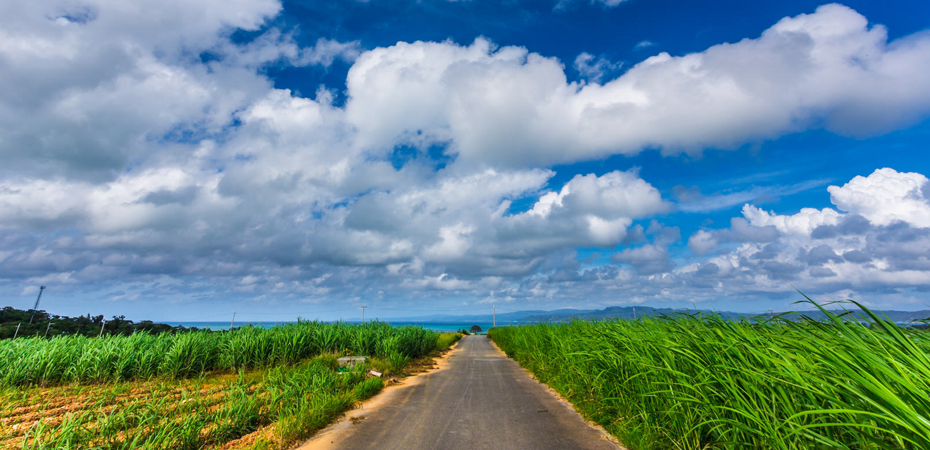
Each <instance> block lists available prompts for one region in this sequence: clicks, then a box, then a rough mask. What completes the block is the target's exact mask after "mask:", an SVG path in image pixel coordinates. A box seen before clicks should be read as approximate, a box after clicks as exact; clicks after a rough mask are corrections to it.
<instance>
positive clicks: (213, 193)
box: [0, 0, 930, 302]
mask: <svg viewBox="0 0 930 450" xmlns="http://www.w3.org/2000/svg"><path fill="white" fill-rule="evenodd" d="M606 3H607V4H608V5H611V4H614V3H616V2H606ZM280 11H281V4H280V3H278V2H276V1H258V0H254V1H253V0H237V1H236V2H234V3H232V4H230V3H229V2H196V3H191V2H168V3H165V2H157V5H156V4H154V3H153V4H152V5H148V4H145V3H138V2H137V3H134V4H132V5H126V4H124V2H110V1H103V0H99V1H85V2H71V1H68V2H65V1H55V0H47V1H37V2H30V3H28V4H26V3H22V2H19V3H16V2H14V3H11V4H4V5H3V6H0V30H2V31H0V83H3V84H4V85H6V86H16V87H17V88H16V89H4V90H3V91H2V92H0V157H2V158H3V160H4V161H5V164H4V165H3V167H2V168H0V289H2V290H3V292H6V293H20V292H27V291H28V290H29V289H30V288H31V287H32V286H35V285H37V284H40V283H53V282H54V283H56V284H57V285H60V286H71V288H63V289H72V290H73V292H84V293H90V294H88V295H93V296H94V297H95V298H99V299H103V300H119V301H131V300H132V299H134V298H160V297H165V298H168V297H185V296H187V297H191V298H200V297H209V296H222V295H228V296H242V297H249V298H259V299H261V298H266V299H267V298H270V297H275V296H281V297H290V298H293V299H301V300H307V299H311V300H313V301H327V302H330V301H332V302H335V301H356V300H358V299H360V298H375V299H376V298H384V299H391V298H401V297H403V298H409V299H418V300H423V301H430V300H431V299H436V298H441V299H448V298H461V299H472V300H475V299H479V300H480V299H485V298H487V297H488V296H491V295H493V296H495V298H509V299H517V298H519V299H526V300H532V301H540V302H553V301H559V300H558V299H572V298H582V297H584V298H594V299H598V300H599V299H612V301H626V302H639V301H647V300H650V301H652V300H658V301H676V300H683V299H685V298H688V299H696V300H702V299H713V298H718V297H720V296H723V295H746V294H747V293H750V294H753V293H758V295H760V296H763V297H764V296H766V295H769V294H773V293H776V294H777V293H782V292H784V291H785V288H784V283H782V280H785V279H787V280H803V281H804V282H809V283H811V284H812V285H813V286H816V288H817V289H821V290H823V291H824V292H827V291H830V292H841V291H843V290H848V289H873V290H879V289H892V288H896V287H901V286H903V287H904V288H908V289H910V288H914V289H917V288H923V286H924V284H923V282H922V281H920V280H922V279H927V278H926V276H925V275H926V274H925V273H924V270H926V264H927V261H926V258H924V257H923V256H922V255H921V254H920V251H922V250H923V249H924V246H925V245H926V243H925V242H924V240H925V239H924V234H925V233H924V232H925V230H926V229H927V227H928V221H930V216H928V214H930V212H928V208H927V206H926V202H927V196H926V195H925V193H926V192H927V189H925V186H926V178H924V177H923V175H920V174H913V173H899V172H894V171H893V170H890V169H883V170H880V171H877V172H876V173H874V174H872V175H870V176H868V177H865V178H863V177H858V178H856V179H854V180H852V181H850V182H849V183H848V184H846V185H844V186H842V187H830V188H829V194H830V195H831V199H832V201H833V203H834V204H835V205H836V209H830V208H828V209H825V210H821V211H816V210H806V209H805V210H802V211H801V212H800V213H798V214H796V215H777V214H774V213H770V212H766V211H763V210H760V209H758V208H755V207H754V206H751V205H747V206H746V207H745V208H744V212H743V217H737V218H734V219H733V220H732V222H731V226H730V227H729V228H726V229H720V230H702V231H699V232H698V233H696V234H694V235H692V236H690V237H689V238H688V242H687V247H688V248H690V251H691V252H692V253H691V254H688V255H684V256H682V255H680V254H675V252H674V249H675V246H676V245H677V246H678V247H682V248H683V244H681V245H680V241H681V235H680V234H681V233H680V231H679V230H678V229H677V228H674V227H666V226H664V225H662V223H661V218H662V217H663V216H664V215H665V214H669V213H671V212H673V211H675V210H676V206H675V205H674V203H673V202H672V201H671V200H669V199H665V198H663V197H662V195H661V194H660V192H659V191H658V190H657V189H656V188H655V187H654V186H653V185H652V184H650V182H649V181H648V180H644V179H643V178H642V177H640V175H639V173H638V172H637V171H636V170H632V171H613V172H608V173H603V174H588V173H580V174H577V175H575V176H574V177H573V178H571V179H570V181H568V182H566V183H564V184H554V185H550V183H552V180H553V179H554V176H555V175H556V174H555V173H554V172H553V171H552V167H553V165H555V164H560V163H571V162H577V161H588V160H593V159H598V158H603V157H605V156H608V155H614V154H627V155H630V154H635V153H638V152H641V151H643V150H644V149H653V148H655V149H661V150H662V152H663V153H666V154H675V153H680V152H699V151H701V149H704V148H707V147H720V148H735V147H739V146H741V145H743V144H746V143H751V142H757V141H760V140H765V139H772V138H775V137H778V136H781V135H784V134H786V133H792V132H798V131H802V130H807V129H812V128H825V129H827V130H830V131H833V132H835V133H840V134H847V135H855V136H867V135H874V134H877V133H882V132H886V131H889V130H893V129H898V128H901V127H904V126H907V125H909V124H912V123H914V122H915V121H918V120H921V119H922V118H925V117H927V115H928V112H930V81H928V80H930V79H928V78H927V77H926V73H928V69H930V36H928V35H927V34H925V33H924V34H917V35H912V36H907V37H904V38H901V39H898V40H896V41H893V42H888V40H887V35H886V31H885V29H884V28H883V27H882V26H880V25H874V26H869V24H868V22H867V20H866V19H865V18H864V17H862V16H861V15H859V14H858V13H856V12H855V11H852V10H851V9H849V8H846V7H843V6H839V5H826V6H823V7H821V8H819V9H818V10H817V11H816V12H815V13H812V14H806V15H799V16H796V17H792V18H785V19H783V20H781V21H779V22H778V23H777V24H775V25H774V26H773V27H771V28H770V29H768V30H766V31H765V32H764V33H763V34H762V35H761V36H760V37H758V38H755V39H746V40H743V41H740V42H737V43H732V44H721V45H718V46H714V47H711V48H709V49H707V50H706V51H704V52H700V53H695V54H690V55H683V56H674V57H673V56H670V55H668V54H665V53H661V54H659V55H656V56H653V57H651V58H648V59H646V60H645V61H643V62H641V63H639V64H637V65H635V66H633V67H631V68H629V70H627V71H626V72H625V73H623V74H622V75H619V76H614V75H613V72H611V71H616V70H617V69H619V66H616V65H613V64H612V63H610V62H609V61H606V60H603V59H597V60H596V59H595V57H593V56H591V55H588V57H583V58H580V59H579V60H576V61H575V66H576V70H579V71H583V72H585V73H586V74H587V81H585V82H578V83H568V82H567V81H566V80H567V78H566V75H565V70H566V69H565V68H564V66H563V63H562V62H560V61H558V60H556V59H555V58H550V57H546V56H543V55H539V54H536V53H532V52H530V51H528V50H527V49H525V48H521V47H497V46H496V45H494V44H493V43H492V42H490V41H488V40H486V39H483V38H479V39H477V40H475V41H474V42H473V43H472V44H470V45H459V44H456V43H453V42H412V43H406V42H401V43H398V44H396V45H394V46H391V47H387V48H375V49H370V50H365V49H362V48H361V47H360V44H359V43H358V42H338V41H332V40H327V39H321V40H319V41H317V42H316V43H315V45H313V46H310V47H301V46H299V45H298V44H297V43H296V42H295V40H294V39H293V37H292V36H290V35H289V34H288V32H287V31H286V30H281V29H279V28H276V27H275V26H274V25H273V24H272V22H271V20H272V19H273V18H274V17H275V16H276V15H277V14H279V13H280ZM237 30H246V31H250V32H251V33H252V34H253V35H254V36H255V37H254V38H253V39H251V40H248V41H247V42H241V41H239V40H234V39H233V34H234V33H235V32H236V31H237ZM337 61H341V63H344V64H351V67H350V69H349V71H348V76H347V78H346V80H345V93H346V100H345V103H344V104H336V102H335V100H334V98H335V97H336V96H335V94H334V93H333V92H332V91H330V90H328V89H327V88H326V87H323V86H321V88H320V89H319V90H318V91H317V92H316V93H315V94H314V95H313V96H312V97H304V96H300V95H298V94H296V93H294V92H291V91H289V90H286V89H278V88H275V87H274V83H273V82H272V80H270V79H269V78H268V77H267V76H266V75H265V74H264V71H263V69H264V68H266V67H268V66H269V65H285V66H306V65H320V66H328V65H331V64H334V63H336V62H337ZM609 76H614V77H613V78H612V79H608V78H609ZM398 149H407V150H409V152H411V154H412V156H411V157H410V158H408V159H406V160H403V161H400V160H398V158H397V155H398V153H397V152H398V151H399V150H398ZM436 149H439V150H438V151H437V150H436ZM696 208H697V207H696ZM702 208H704V209H713V208H715V206H713V205H711V206H703V207H702ZM698 209H700V208H698ZM578 249H597V250H598V251H601V252H603V254H604V255H610V256H609V257H608V258H606V259H607V260H608V262H606V263H603V264H600V265H593V266H592V265H590V264H588V265H586V266H584V267H583V266H582V265H581V263H580V262H579V261H578V258H577V257H576V256H577V252H578V251H579V250H578ZM695 261H697V262H695ZM618 293H622V294H620V295H618ZM10 295H13V294H10ZM17 295H18V294H17ZM753 295H755V294H753Z"/></svg>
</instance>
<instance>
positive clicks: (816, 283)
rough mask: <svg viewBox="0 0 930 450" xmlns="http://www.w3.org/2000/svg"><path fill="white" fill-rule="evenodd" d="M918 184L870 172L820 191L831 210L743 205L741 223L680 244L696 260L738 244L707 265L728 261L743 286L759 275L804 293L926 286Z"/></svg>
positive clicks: (924, 200) (887, 172)
mask: <svg viewBox="0 0 930 450" xmlns="http://www.w3.org/2000/svg"><path fill="white" fill-rule="evenodd" d="M926 182H927V178H926V177H924V176H923V175H921V174H918V173H907V172H897V171H895V170H893V169H890V168H883V169H878V170H876V171H874V172H873V173H872V174H870V175H868V176H857V177H855V178H853V179H852V180H851V181H850V182H848V183H846V184H845V185H843V186H830V187H828V188H827V190H828V192H829V193H830V198H831V200H832V201H833V203H834V205H836V209H834V208H823V209H821V210H817V209H812V208H802V209H801V211H800V212H798V213H796V214H792V215H781V214H775V213H772V212H767V211H764V210H761V209H758V208H756V207H754V206H752V205H748V204H747V205H746V206H745V207H744V208H743V218H733V219H732V221H731V226H730V228H728V229H723V230H701V231H698V232H696V233H695V234H693V235H692V236H691V237H690V238H689V241H688V245H689V247H690V248H691V250H692V252H694V254H695V255H704V254H707V253H708V252H709V251H711V250H713V249H714V248H717V247H718V245H720V244H722V243H725V242H742V244H739V246H738V247H736V248H735V249H732V251H731V252H729V253H728V254H726V256H721V257H713V258H711V260H712V261H715V260H717V261H719V260H720V259H721V258H723V259H727V260H729V262H730V264H731V265H732V267H734V270H735V271H737V273H742V274H743V275H742V276H744V277H746V282H747V283H748V281H749V280H751V279H753V278H756V284H758V283H759V280H758V279H757V277H758V275H757V273H762V274H765V275H766V277H768V278H769V279H770V281H771V280H775V279H777V278H783V279H787V280H793V282H794V283H795V286H798V287H799V288H801V289H802V290H804V291H805V292H809V293H820V292H835V291H838V290H846V292H854V291H863V292H880V291H889V290H890V291H891V292H898V291H902V290H907V289H908V288H918V287H922V286H925V285H926V284H927V280H930V278H927V277H928V275H930V272H928V271H930V259H928V256H927V255H928V253H927V251H930V216H927V215H926V214H925V211H926V210H927V208H930V198H928V197H927V196H925V192H926V191H925V190H924V189H923V186H924V185H925V184H926ZM689 270H696V269H695V268H689ZM766 283H768V282H766ZM756 289H763V287H757V288H756Z"/></svg>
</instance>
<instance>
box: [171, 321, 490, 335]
mask: <svg viewBox="0 0 930 450" xmlns="http://www.w3.org/2000/svg"><path fill="white" fill-rule="evenodd" d="M382 322H387V323H390V324H391V325H394V326H396V327H401V326H404V325H417V326H421V327H423V328H426V329H428V330H435V331H458V330H461V329H463V328H464V329H466V330H468V329H471V327H472V325H478V326H479V327H481V330H483V331H484V332H487V331H488V328H491V326H492V325H493V324H492V323H491V322H467V323H466V322H448V323H447V322H392V321H389V320H383V321H382ZM164 323H166V324H168V325H171V326H178V325H180V326H184V327H187V328H191V327H197V328H205V329H208V330H228V329H229V322H164ZM291 323H297V322H236V323H235V324H234V325H233V326H235V327H241V326H243V325H252V326H255V327H259V328H273V327H276V326H279V325H287V324H291ZM347 323H358V322H347ZM498 325H501V326H503V325H506V324H504V323H498Z"/></svg>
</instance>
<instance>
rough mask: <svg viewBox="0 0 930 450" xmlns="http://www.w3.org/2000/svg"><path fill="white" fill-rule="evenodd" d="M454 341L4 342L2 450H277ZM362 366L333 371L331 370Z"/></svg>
mask: <svg viewBox="0 0 930 450" xmlns="http://www.w3.org/2000/svg"><path fill="white" fill-rule="evenodd" d="M459 337H461V336H460V335H458V334H453V333H442V334H440V333H436V332H432V331H428V330H424V329H422V328H419V327H399V328H393V327H391V326H390V325H388V324H384V323H377V322H372V323H369V324H364V325H348V324H324V323H319V322H301V323H298V324H294V325H286V326H281V327H277V328H273V329H259V328H253V327H244V328H241V329H237V330H233V331H227V332H213V333H211V332H188V333H178V334H162V335H157V336H153V335H149V334H144V333H137V334H134V335H132V336H109V337H102V338H86V337H82V336H70V337H56V338H53V339H43V338H35V337H33V338H25V339H24V338H19V339H16V340H7V341H2V342H0V377H2V378H0V448H22V449H59V448H100V449H122V448H150V449H163V448H171V449H200V448H223V449H241V448H254V449H277V448H285V447H287V446H289V445H290V444H293V443H294V442H297V441H299V440H301V439H304V438H306V437H308V436H309V435H311V434H312V433H313V432H315V431H316V430H318V429H319V428H322V427H323V426H325V425H326V424H327V423H329V422H331V421H332V420H333V419H334V418H335V417H336V416H338V415H339V414H341V413H342V412H343V411H345V410H346V409H347V408H349V407H351V406H352V405H353V404H354V403H356V402H358V401H361V400H363V399H366V398H368V397H370V396H372V395H374V394H375V393H377V392H378V391H379V390H380V389H381V388H382V384H383V382H384V379H383V378H381V377H377V376H373V375H372V374H371V373H370V371H371V370H372V369H374V370H377V371H380V372H385V375H393V376H402V375H403V371H404V367H405V366H406V365H407V363H408V362H411V361H414V360H423V359H424V358H428V357H429V356H430V355H431V354H432V355H435V354H436V351H438V350H442V349H445V348H448V347H449V346H451V345H452V344H454V343H455V341H457V340H458V338H459ZM343 355H364V356H369V359H368V361H367V362H366V363H364V364H358V365H356V366H354V367H348V368H340V367H339V366H338V364H337V358H338V357H340V356H343Z"/></svg>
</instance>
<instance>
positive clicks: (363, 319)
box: [362, 305, 367, 323]
mask: <svg viewBox="0 0 930 450" xmlns="http://www.w3.org/2000/svg"><path fill="white" fill-rule="evenodd" d="M365 308H367V306H365V305H362V323H365Z"/></svg>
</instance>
